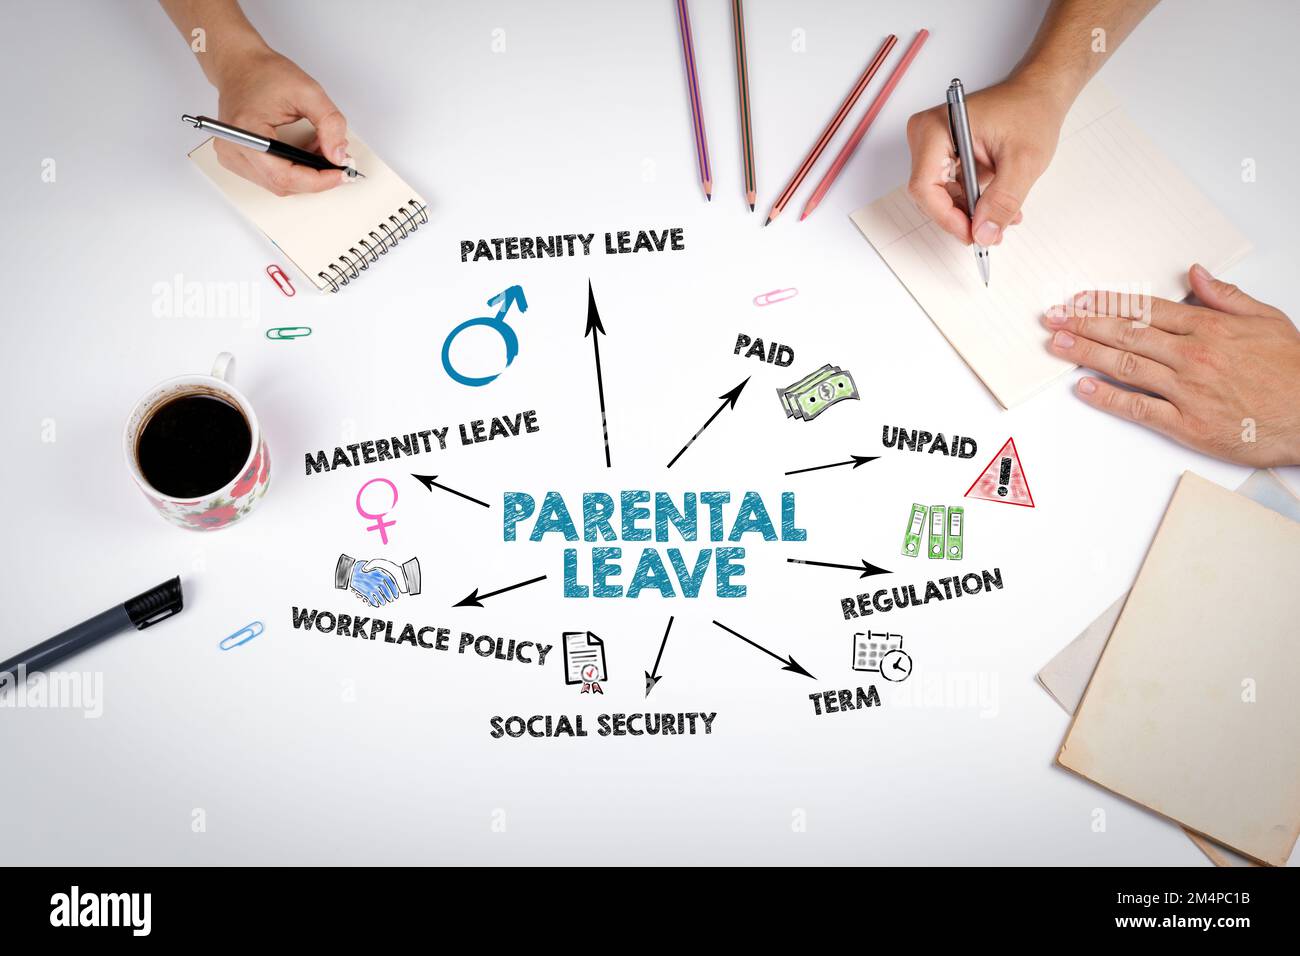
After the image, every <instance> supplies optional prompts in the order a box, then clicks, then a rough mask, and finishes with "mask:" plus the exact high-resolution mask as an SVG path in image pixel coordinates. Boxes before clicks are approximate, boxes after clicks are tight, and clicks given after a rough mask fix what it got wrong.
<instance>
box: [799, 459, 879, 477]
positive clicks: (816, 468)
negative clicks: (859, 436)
mask: <svg viewBox="0 0 1300 956" xmlns="http://www.w3.org/2000/svg"><path fill="white" fill-rule="evenodd" d="M879 457H880V456H879V455H873V456H872V457H871V458H868V457H866V456H865V455H854V456H853V457H852V458H849V459H848V460H847V461H833V462H831V463H830V464H829V465H813V466H812V467H811V468H796V469H795V470H794V471H787V472H786V474H787V475H802V474H803V473H804V472H805V471H821V470H822V469H823V468H839V467H840V466H841V465H852V466H853V467H854V468H855V469H856V468H860V467H861V466H863V465H865V464H866V463H867V462H869V461H875V460H876V459H877V458H879Z"/></svg>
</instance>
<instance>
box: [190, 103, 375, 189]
mask: <svg viewBox="0 0 1300 956" xmlns="http://www.w3.org/2000/svg"><path fill="white" fill-rule="evenodd" d="M181 119H182V120H183V121H184V122H186V123H189V124H190V125H191V126H193V127H194V128H195V129H205V130H207V131H208V132H209V133H211V134H212V135H213V136H220V137H221V138H222V139H224V140H229V141H230V142H232V143H234V144H235V145H236V146H243V147H245V148H246V149H255V150H257V151H258V152H259V153H270V154H271V155H272V156H279V157H280V158H281V159H287V160H288V161H289V162H291V163H296V164H297V165H299V166H308V167H310V168H312V169H337V170H339V171H340V172H345V173H347V174H348V178H349V179H351V178H354V177H356V176H360V177H361V178H362V179H365V178H366V177H365V174H364V173H360V172H357V170H355V169H353V168H352V167H351V166H340V165H338V164H337V163H331V162H330V161H329V160H328V159H326V158H325V157H324V156H322V155H320V154H319V153H309V152H307V150H305V149H299V148H298V147H297V146H290V145H289V144H288V143H282V142H280V141H279V140H278V139H270V138H268V137H266V136H258V135H257V134H256V133H250V132H249V131H248V130H246V129H240V128H239V127H238V126H231V125H230V124H229V123H223V122H221V121H220V120H214V119H212V118H211V117H207V116H190V114H188V113H186V114H185V115H184V116H182V117H181Z"/></svg>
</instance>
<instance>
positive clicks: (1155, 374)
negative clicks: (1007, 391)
mask: <svg viewBox="0 0 1300 956" xmlns="http://www.w3.org/2000/svg"><path fill="white" fill-rule="evenodd" d="M1188 275H1189V277H1190V279H1191V284H1192V291H1193V292H1194V293H1195V294H1196V297H1197V299H1199V300H1200V301H1201V302H1202V303H1204V307H1202V306H1194V305H1185V304H1183V303H1181V302H1169V301H1167V300H1165V299H1148V300H1146V302H1145V303H1144V307H1143V308H1142V309H1141V310H1135V309H1133V308H1132V303H1133V298H1132V297H1131V296H1126V295H1121V294H1117V293H1113V292H1100V291H1098V292H1083V293H1080V294H1079V295H1078V296H1076V297H1075V299H1074V301H1073V302H1072V303H1070V304H1068V305H1063V306H1053V307H1052V308H1051V309H1049V310H1048V311H1047V313H1046V315H1045V316H1044V318H1043V322H1044V324H1045V325H1046V326H1047V327H1048V328H1049V329H1052V330H1054V334H1053V336H1052V340H1051V345H1050V348H1051V351H1052V352H1053V353H1055V354H1056V355H1059V356H1061V358H1064V359H1068V360H1070V361H1071V362H1076V363H1078V364H1079V365H1082V366H1085V367H1087V368H1090V369H1095V370H1096V371H1098V372H1101V373H1103V374H1104V375H1106V376H1108V377H1109V378H1111V379H1114V380H1115V381H1117V382H1122V383H1123V384H1125V385H1129V386H1132V389H1127V388H1120V387H1117V386H1116V385H1114V384H1112V383H1111V382H1107V381H1103V380H1101V379H1097V378H1082V379H1080V380H1079V383H1078V385H1077V391H1078V394H1079V397H1080V398H1082V399H1083V400H1084V401H1085V402H1087V403H1088V404H1089V405H1092V406H1094V407H1096V408H1100V409H1102V410H1103V411H1106V412H1109V413H1110V414H1112V415H1117V416H1119V417H1120V418H1127V419H1128V420H1129V421H1134V422H1138V423H1140V424H1142V425H1146V426H1147V427H1148V428H1152V429H1155V430H1156V431H1158V432H1161V433H1163V434H1165V435H1168V436H1169V437H1170V438H1172V439H1174V440H1175V441H1177V442H1180V443H1181V444H1184V445H1186V446H1188V447H1189V448H1194V449H1196V450H1197V451H1202V452H1205V453H1206V454H1209V455H1214V456H1215V457H1217V458H1224V459H1226V460H1228V461H1232V462H1236V463H1237V464H1241V465H1252V466H1255V467H1258V468H1267V467H1271V466H1276V465H1296V464H1300V331H1297V330H1296V327H1295V325H1293V324H1292V322H1291V320H1290V319H1288V318H1287V317H1286V315H1284V314H1283V313H1282V312H1280V311H1278V310H1277V309H1275V308H1273V307H1272V306H1271V305H1265V304H1264V303H1262V302H1258V301H1256V300H1255V299H1252V298H1251V297H1250V296H1248V295H1247V294H1246V293H1244V292H1242V291H1241V290H1240V289H1238V288H1237V287H1236V286H1234V285H1230V284H1229V283H1227V282H1220V281H1218V280H1217V279H1215V278H1214V277H1213V276H1211V275H1210V274H1209V272H1207V271H1206V270H1205V269H1204V268H1202V267H1201V266H1199V265H1195V266H1192V268H1191V271H1190V272H1189V273H1188ZM1139 312H1141V313H1142V314H1139Z"/></svg>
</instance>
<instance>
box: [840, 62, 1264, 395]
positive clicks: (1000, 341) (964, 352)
mask: <svg viewBox="0 0 1300 956" xmlns="http://www.w3.org/2000/svg"><path fill="white" fill-rule="evenodd" d="M1024 214H1025V219H1024V222H1022V223H1021V224H1020V225H1018V226H1013V227H1012V228H1011V229H1009V230H1008V231H1007V235H1006V238H1005V240H1004V241H1003V242H1002V243H1001V244H1000V245H997V246H994V247H993V248H992V249H991V250H990V252H989V265H990V268H991V270H992V280H991V281H990V283H989V286H988V288H985V287H984V284H983V283H982V282H981V281H980V278H979V272H978V270H977V269H976V267H975V257H974V256H973V255H972V254H971V250H970V247H968V246H963V245H962V244H961V243H960V242H958V241H957V240H956V239H954V238H953V237H952V236H950V235H948V234H947V233H946V232H944V231H943V230H941V229H940V228H939V227H938V226H936V225H935V224H934V223H932V222H931V221H930V220H929V218H928V217H927V216H926V215H925V213H923V212H921V210H920V209H918V208H917V206H916V204H915V203H914V202H912V199H911V197H910V196H908V194H907V188H906V187H904V186H900V187H899V188H898V189H895V190H894V191H893V192H891V193H888V194H887V195H885V196H884V197H882V198H881V199H879V200H877V201H876V202H874V203H872V204H871V205H870V206H866V207H865V208H862V209H859V210H858V211H857V212H855V213H853V215H852V217H851V218H852V219H853V222H854V223H855V224H856V225H857V227H858V229H859V230H861V232H862V235H863V236H864V237H866V239H867V241H868V242H870V243H871V244H872V245H873V246H874V247H875V249H876V252H878V253H879V254H880V257H881V258H882V259H884V260H885V264H886V265H888V266H889V268H890V269H891V270H893V272H894V275H896V276H897V277H898V278H899V280H900V281H901V282H902V283H903V285H905V286H906V287H907V291H908V292H910V293H911V294H912V297H913V298H914V299H915V300H916V302H917V304H918V305H920V306H921V308H922V309H924V310H925V312H926V313H927V314H928V315H929V316H930V318H931V320H932V321H933V322H934V324H935V325H936V326H938V328H939V331H940V332H941V333H943V336H944V338H946V339H947V340H948V342H949V343H950V344H951V345H952V347H953V348H954V349H956V350H957V352H958V354H960V355H961V357H962V358H963V359H965V361H966V364H967V365H969V366H970V367H971V369H972V370H973V371H974V372H975V374H976V375H978V376H979V377H980V380H981V381H983V382H984V384H985V386H987V387H988V389H989V391H991V392H992V393H993V395H994V397H995V398H996V399H997V400H998V402H999V403H1000V404H1001V405H1002V406H1003V407H1004V408H1010V407H1011V406H1013V405H1016V404H1017V403H1019V402H1022V401H1024V400H1025V399H1027V398H1029V397H1030V396H1032V395H1034V394H1035V393H1036V392H1038V391H1041V390H1042V389H1043V388H1046V387H1047V386H1048V385H1050V384H1051V383H1052V382H1053V381H1055V380H1056V379H1057V378H1059V377H1060V376H1062V375H1064V374H1065V373H1066V372H1068V371H1069V370H1070V369H1072V368H1073V367H1074V366H1073V365H1071V364H1070V363H1069V362H1067V361H1065V360H1064V359H1060V358H1057V357H1056V356H1055V355H1053V354H1051V353H1050V352H1048V350H1047V331H1046V330H1045V329H1044V327H1043V325H1042V323H1041V322H1040V321H1039V318H1040V316H1041V315H1042V314H1043V310H1045V309H1046V308H1048V307H1049V306H1052V305H1057V304H1059V303H1062V302H1064V301H1066V300H1067V298H1069V297H1070V296H1073V295H1075V294H1076V293H1078V292H1082V291H1084V290H1086V289H1105V290H1108V291H1114V292H1120V293H1127V294H1131V295H1134V296H1137V297H1139V301H1141V297H1145V296H1154V297H1158V298H1162V299H1172V300H1175V301H1177V300H1180V299H1182V298H1183V297H1184V296H1186V295H1187V293H1188V291H1189V290H1188V286H1187V270H1188V268H1189V267H1190V266H1191V265H1192V263H1193V262H1200V263H1201V264H1202V265H1203V266H1205V267H1206V268H1207V269H1209V270H1210V271H1211V272H1213V273H1216V274H1217V273H1219V272H1220V271H1222V270H1224V269H1227V268H1228V267H1229V266H1231V265H1233V264H1234V263H1236V262H1237V261H1239V260H1240V259H1241V258H1243V257H1244V256H1245V255H1246V254H1247V253H1248V252H1250V250H1251V244H1250V241H1249V240H1248V239H1247V238H1246V237H1245V236H1244V235H1242V234H1241V233H1240V232H1239V231H1238V230H1237V229H1236V227H1234V226H1233V225H1232V223H1230V222H1229V221H1228V220H1227V219H1226V218H1225V217H1224V216H1223V214H1222V213H1220V212H1219V210H1218V209H1216V208H1215V207H1214V204H1213V203H1211V202H1210V200H1209V199H1207V198H1206V197H1205V195H1204V194H1203V193H1202V192H1201V191H1200V190H1199V189H1197V188H1196V186H1195V184H1193V183H1192V181H1191V180H1189V179H1188V178H1187V177H1186V176H1185V175H1183V173H1182V172H1181V171H1180V170H1179V169H1178V168H1177V167H1176V166H1175V165H1174V164H1173V163H1172V162H1171V161H1170V160H1169V158H1168V157H1167V156H1165V155H1164V154H1163V153H1162V152H1161V151H1160V150H1159V149H1157V148H1156V146H1155V144H1154V143H1152V142H1151V140H1150V139H1149V138H1148V137H1147V136H1146V134H1144V133H1143V132H1142V130H1141V129H1140V128H1139V127H1138V125H1137V124H1136V123H1134V122H1133V120H1131V119H1130V118H1129V117H1128V115H1127V114H1126V113H1125V112H1124V110H1123V109H1122V108H1121V107H1120V104H1119V101H1118V100H1117V99H1116V98H1115V97H1114V96H1113V95H1112V94H1111V93H1110V92H1109V91H1108V90H1107V89H1106V88H1105V87H1104V86H1102V85H1100V84H1099V83H1097V82H1096V81H1093V82H1092V83H1090V84H1088V86H1087V87H1086V88H1085V89H1084V91H1083V93H1082V94H1080V96H1079V98H1078V100H1076V101H1075V104H1074V107H1073V108H1072V109H1071V110H1070V113H1069V115H1068V116H1067V117H1066V120H1065V124H1064V126H1063V127H1062V129H1061V141H1060V145H1059V146H1058V147H1057V150H1056V157H1055V158H1054V159H1053V160H1052V165H1051V166H1050V167H1049V168H1048V170H1047V172H1046V173H1044V174H1043V176H1042V178H1041V179H1039V181H1038V183H1037V184H1036V185H1035V186H1034V189H1033V191H1032V192H1031V193H1030V194H1029V198H1028V199H1027V200H1026V201H1025V205H1024Z"/></svg>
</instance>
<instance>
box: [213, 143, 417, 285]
mask: <svg viewBox="0 0 1300 956" xmlns="http://www.w3.org/2000/svg"><path fill="white" fill-rule="evenodd" d="M313 135H314V131H313V129H312V126H311V124H310V123H308V122H307V121H306V120H299V121H298V122H296V123H294V124H292V125H290V126H285V127H282V128H280V129H279V130H277V131H276V138H277V139H280V140H282V141H283V142H286V143H289V144H291V145H293V146H303V147H305V146H306V145H307V144H308V143H309V142H310V141H311V140H312V137H313ZM214 142H215V141H214V140H211V139H209V140H208V141H207V142H205V143H203V145H201V146H199V147H198V148H197V149H195V150H194V151H193V152H192V153H190V159H192V160H193V161H194V164H195V165H196V166H198V167H199V169H201V170H202V171H203V173H204V175H206V176H207V177H208V178H209V179H210V180H212V182H213V183H214V184H215V185H216V186H217V188H218V189H220V190H221V191H222V192H223V193H224V194H225V196H226V198H227V199H229V200H230V202H231V203H232V204H233V205H234V206H235V208H236V209H238V210H239V211H240V212H241V213H243V214H244V216H245V217H247V218H248V220H249V221H250V222H252V223H253V225H255V226H256V227H257V228H258V229H260V230H261V231H262V232H263V233H264V234H265V235H266V237H267V238H268V239H270V240H271V241H272V242H273V243H275V245H277V246H279V247H280V250H281V251H282V252H283V253H284V254H285V255H286V256H287V257H288V258H289V259H290V261H292V262H293V264H294V265H295V266H297V267H298V269H299V270H300V271H301V272H302V274H303V275H305V276H306V277H307V278H308V279H309V280H310V281H311V282H312V284H313V285H315V286H316V288H318V289H320V290H321V291H323V292H330V291H337V289H338V288H339V287H340V286H341V285H343V284H345V283H344V279H347V280H349V281H350V280H351V279H355V278H357V273H359V271H361V264H362V263H363V262H364V265H365V266H366V267H367V268H368V267H369V265H371V264H373V262H375V261H377V260H378V259H379V257H380V256H381V255H385V254H386V253H387V252H388V251H391V250H392V249H393V248H395V247H396V245H397V244H399V243H400V242H401V241H402V240H403V239H404V238H406V237H407V236H409V235H410V234H411V232H412V231H413V229H412V227H418V226H419V225H421V224H422V223H423V222H425V221H427V218H428V217H427V214H426V213H424V211H423V210H424V208H425V202H424V200H423V199H422V198H421V197H420V194H419V193H417V192H416V191H415V190H413V189H412V188H411V187H410V186H408V185H407V184H406V182H405V181H403V179H402V178H401V177H400V176H398V175H397V173H395V172H393V171H392V170H391V169H389V168H388V166H387V165H386V164H385V163H384V161H383V160H382V159H380V158H379V157H378V156H376V155H375V153H374V151H373V150H371V149H370V147H369V146H367V145H366V144H365V143H364V142H363V141H362V139H361V137H359V136H357V134H356V133H355V132H353V131H352V130H348V151H349V152H350V153H351V154H352V159H353V164H354V166H355V167H356V168H357V169H358V170H359V171H361V172H362V173H364V174H365V178H364V179H361V178H358V179H355V180H353V181H352V182H349V183H345V184H343V185H341V186H337V187H335V188H334V189H330V190H327V191H325V192H323V193H304V194H301V195H296V196H276V195H275V194H274V193H270V192H267V191H266V190H265V189H263V188H262V187H260V186H256V185H254V184H253V183H250V182H249V181H248V180H246V179H244V178H242V177H240V176H236V175H235V174H234V173H232V172H230V170H228V169H226V168H225V167H224V166H222V165H221V164H220V162H218V161H217V153H216V150H215V149H214V148H213V146H214ZM416 204H418V210H419V212H418V213H416V214H413V210H415V209H417V205H416ZM381 249H382V250H383V251H380V250H381ZM340 257H342V258H340ZM349 263H352V265H349Z"/></svg>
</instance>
